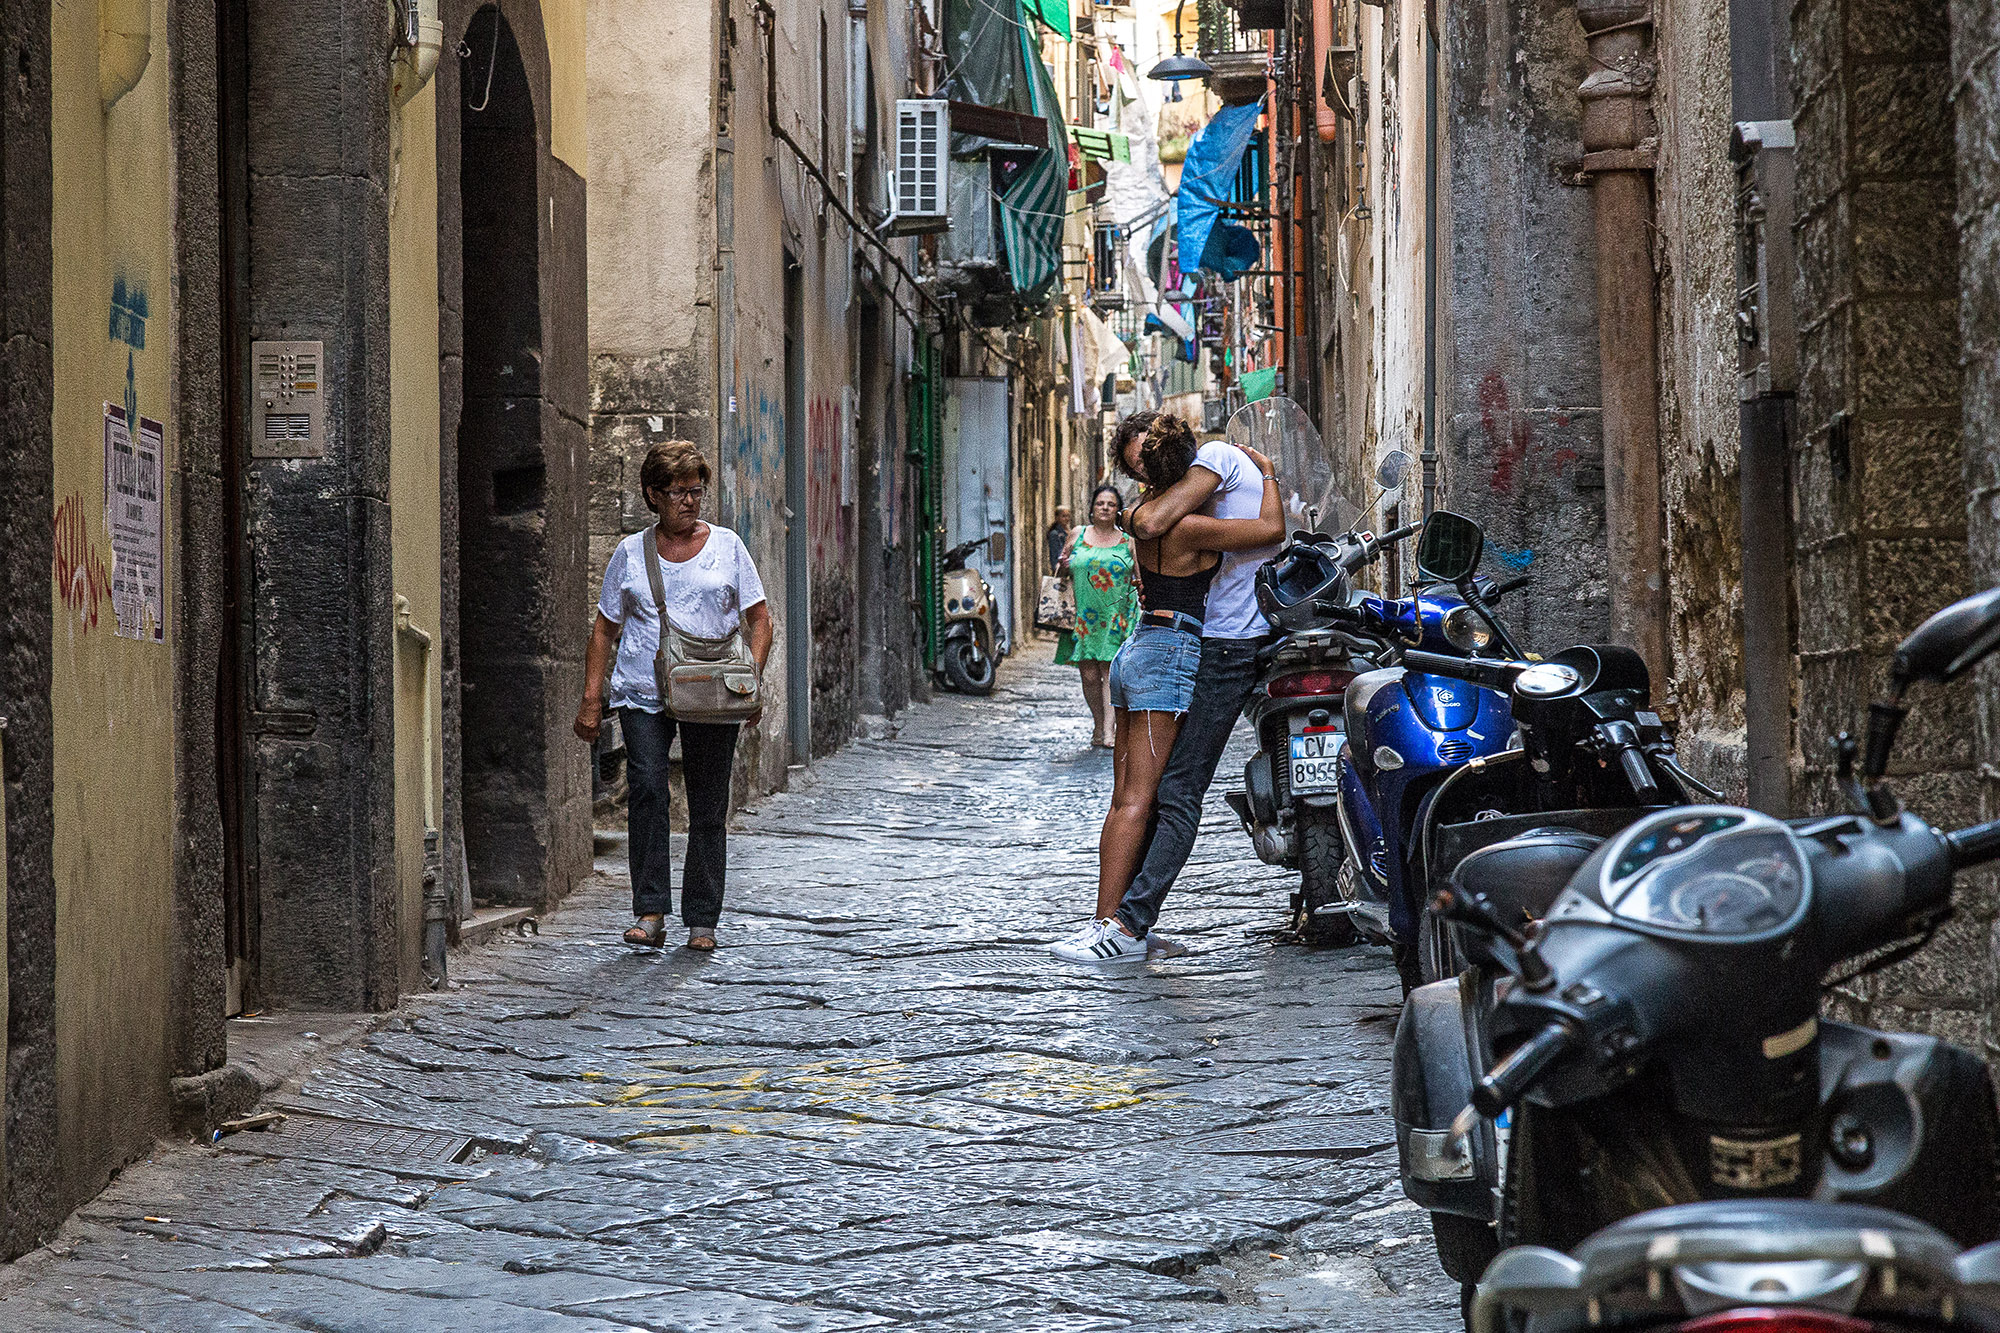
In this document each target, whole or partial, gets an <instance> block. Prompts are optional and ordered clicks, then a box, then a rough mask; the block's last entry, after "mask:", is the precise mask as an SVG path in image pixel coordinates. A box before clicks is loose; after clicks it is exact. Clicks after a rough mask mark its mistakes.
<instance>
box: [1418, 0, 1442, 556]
mask: <svg viewBox="0 0 2000 1333" xmlns="http://www.w3.org/2000/svg"><path fill="white" fill-rule="evenodd" d="M1436 18H1437V15H1436V11H1435V10H1433V11H1432V12H1431V14H1430V19H1429V21H1428V22H1426V23H1425V25H1424V442H1423V443H1424V447H1423V452H1422V454H1421V455H1420V458H1421V461H1422V465H1423V474H1424V512H1423V517H1425V518H1429V517H1430V516H1431V514H1432V512H1433V511H1434V510H1436V508H1437V497H1438V446H1437V442H1438V303H1439V301H1440V300H1441V297H1440V294H1439V292H1438V155H1439V147H1438V137H1439V136H1438V82H1439V78H1438V65H1439V61H1440V55H1439V52H1438V35H1437V24H1436Z"/></svg>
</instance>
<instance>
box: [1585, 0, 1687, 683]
mask: <svg viewBox="0 0 2000 1333" xmlns="http://www.w3.org/2000/svg"><path fill="white" fill-rule="evenodd" d="M1576 15H1577V18H1578V20H1579V21H1581V23H1582V24H1583V31H1584V37H1585V39H1586V41H1588V43H1589V47H1590V66H1591V74H1590V77H1589V78H1587V79H1585V80H1584V81H1583V85H1582V86H1581V87H1580V88H1579V89H1578V90H1577V94H1578V96H1579V97H1580V98H1581V99H1582V101H1583V169H1584V171H1585V172H1587V173H1588V174H1589V177H1590V194H1591V202H1592V204H1593V205H1594V206H1595V210H1596V214H1597V352H1598V363H1599V366H1600V368H1601V373H1602V378H1603V384H1602V395H1603V404H1604V528H1605V547H1606V556H1607V564H1608V565H1609V568H1610V576H1611V637H1612V639H1613V640H1615V641H1616V642H1619V643H1622V644H1625V645H1626V646H1628V647H1630V648H1633V649H1635V650H1637V652H1638V653H1639V655H1640V656H1641V657H1643V658H1644V659H1645V662H1646V668H1647V670H1648V671H1649V672H1651V673H1652V677H1653V679H1654V680H1655V681H1665V680H1666V679H1667V678H1668V666H1669V660H1668V653H1667V632H1666V625H1667V621H1666V606H1667V598H1666V561H1665V558H1664V556H1665V543H1664V541H1663V536H1664V526H1665V525H1664V520H1663V518H1662V514H1661V509H1660V423H1659V369H1658V363H1657V360H1656V354H1655V333H1654V319H1655V317H1656V315H1657V313H1658V312H1657V306H1656V304H1655V295H1654V290H1653V163H1654V156H1655V151H1656V149H1657V147H1658V142H1659V136H1658V129H1657V126H1656V123H1655V121H1654V119H1653V107H1652V93H1653V79H1654V71H1655V66H1654V62H1653V16H1652V6H1651V4H1650V3H1649V0H1578V3H1577V6H1576Z"/></svg>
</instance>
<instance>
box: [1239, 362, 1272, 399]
mask: <svg viewBox="0 0 2000 1333" xmlns="http://www.w3.org/2000/svg"><path fill="white" fill-rule="evenodd" d="M1236 382H1237V383H1238V384H1240V385H1242V386H1243V401H1244V402H1246V403H1254V402H1258V401H1260V400H1262V399H1265V398H1269V397H1270V396H1271V391H1272V390H1274V389H1276V388H1277V387H1278V368H1277V367H1276V366H1266V367H1264V369H1262V370H1246V371H1244V372H1243V378H1241V379H1239V380H1237V381H1236Z"/></svg>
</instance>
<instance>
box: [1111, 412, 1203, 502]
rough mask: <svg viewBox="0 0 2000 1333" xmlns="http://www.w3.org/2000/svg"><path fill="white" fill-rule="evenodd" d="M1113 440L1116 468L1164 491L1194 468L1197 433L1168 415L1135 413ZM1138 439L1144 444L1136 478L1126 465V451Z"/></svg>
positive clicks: (1141, 446)
mask: <svg viewBox="0 0 2000 1333" xmlns="http://www.w3.org/2000/svg"><path fill="white" fill-rule="evenodd" d="M1111 438H1112V455H1111V456H1112V461H1113V463H1114V465H1115V466H1116V467H1117V468H1118V469H1119V470H1120V471H1121V472H1124V473H1126V474H1127V475H1128V476H1132V478H1133V480H1135V481H1141V482H1144V483H1145V484H1146V485H1148V486H1153V487H1156V488H1159V489H1162V490H1164V489H1165V488H1166V487H1168V486H1171V485H1173V484H1174V483H1175V482H1177V481H1179V480H1180V479H1181V478H1182V477H1185V476H1186V475H1187V471H1188V469H1189V468H1190V467H1192V466H1194V454H1195V441H1194V432H1193V431H1192V430H1189V429H1188V424H1187V423H1186V422H1185V421H1182V420H1181V419H1180V418H1179V417H1177V416H1172V415H1170V414H1168V413H1166V412H1134V413H1133V414H1132V415H1131V416H1129V417H1126V418H1125V419H1124V420H1123V421H1121V422H1119V423H1118V430H1117V432H1116V433H1115V434H1114V435H1113V436H1112V437H1111ZM1135 438H1137V439H1141V440H1142V443H1141V444H1140V445H1139V471H1138V472H1137V473H1136V474H1134V473H1133V472H1132V470H1131V468H1129V467H1127V466H1126V463H1125V447H1126V446H1127V445H1128V444H1130V443H1131V442H1132V441H1133V440H1134V439H1135Z"/></svg>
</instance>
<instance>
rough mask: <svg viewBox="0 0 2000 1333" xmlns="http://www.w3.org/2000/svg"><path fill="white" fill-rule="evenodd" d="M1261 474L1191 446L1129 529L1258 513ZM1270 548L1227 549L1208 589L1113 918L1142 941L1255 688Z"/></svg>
mask: <svg viewBox="0 0 2000 1333" xmlns="http://www.w3.org/2000/svg"><path fill="white" fill-rule="evenodd" d="M1264 478H1265V473H1264V472H1263V471H1262V470H1261V469H1260V468H1259V467H1258V465H1257V464H1256V463H1255V462H1253V461H1252V460H1251V458H1250V456H1249V455H1248V454H1246V453H1244V452H1243V451H1242V450H1241V449H1238V448H1237V447H1236V446H1235V445H1233V444H1229V443H1227V442H1226V441H1223V440H1211V441H1209V442H1208V443H1207V444H1204V445H1202V446H1201V447H1200V449H1198V450H1197V451H1196V452H1195V456H1194V466H1193V467H1191V468H1189V469H1188V474H1187V476H1185V477H1183V478H1182V479H1181V480H1180V481H1179V482H1177V483H1175V484H1174V485H1173V486H1172V487H1170V488H1168V489H1167V490H1166V491H1165V492H1164V493H1163V494H1161V495H1159V496H1156V497H1155V498H1154V499H1152V500H1151V501H1148V502H1147V503H1145V504H1143V505H1141V506H1140V507H1139V508H1138V509H1136V510H1134V511H1133V513H1132V515H1131V520H1130V524H1129V526H1130V527H1131V529H1132V532H1133V534H1134V535H1135V536H1138V537H1141V538H1152V537H1158V536H1159V535H1160V534H1161V533H1164V532H1165V531H1166V530H1167V529H1168V528H1171V527H1172V526H1173V525H1174V524H1176V523H1178V522H1179V521H1180V520H1181V519H1182V518H1184V517H1186V516H1187V515H1189V514H1192V513H1194V512H1196V511H1197V510H1199V511H1200V512H1201V513H1204V514H1207V515H1209V516H1210V517H1213V518H1256V517H1257V515H1258V513H1259V512H1260V510H1261V509H1262V506H1263V503H1264ZM1277 551H1278V547H1277V546H1269V547H1265V548H1264V549H1262V550H1256V551H1232V552H1227V553H1225V554H1224V555H1223V557H1222V564H1221V566H1220V567H1219V568H1218V569H1217V570H1216V573H1215V581H1214V582H1213V583H1211V584H1210V585H1209V588H1208V614H1207V615H1206V616H1204V617H1203V619H1202V631H1201V667H1200V670H1199V671H1198V673H1197V674H1196V676H1195V682H1194V698H1193V700H1192V701H1191V702H1190V703H1189V705H1188V711H1187V716H1186V717H1184V718H1182V719H1181V729H1180V734H1179V735H1178V736H1176V737H1175V738H1174V748H1173V751H1172V753H1171V754H1169V755H1168V757H1167V767H1166V771H1165V772H1164V773H1162V774H1161V776H1160V794H1159V797H1158V798H1157V801H1156V803H1155V806H1154V812H1155V821H1154V828H1153V834H1152V838H1151V840H1150V841H1149V842H1148V843H1147V845H1146V856H1145V860H1144V861H1143V862H1141V864H1140V866H1139V873H1138V875H1136V876H1135V877H1134V878H1133V880H1132V886H1131V887H1130V888H1129V889H1127V890H1126V891H1125V899H1124V901H1123V902H1122V903H1121V904H1120V905H1119V908H1118V920H1119V922H1120V924H1122V925H1123V926H1124V927H1125V929H1126V930H1127V931H1128V932H1129V933H1131V934H1132V935H1134V936H1137V937H1138V938H1140V939H1144V938H1145V937H1146V933H1147V932H1148V931H1150V930H1151V929H1152V928H1153V923H1154V922H1155V921H1157V920H1158V919H1159V916H1160V906H1161V904H1162V903H1164V902H1165V901H1166V897H1167V890H1168V889H1170V888H1172V887H1173V883H1174V880H1175V878H1176V877H1177V876H1179V874H1180V873H1181V867H1182V866H1184V865H1186V864H1187V859H1188V853H1190V852H1192V851H1193V850H1194V839H1195V831H1196V830H1197V829H1198V828H1200V826H1201V803H1202V799H1203V798H1204V797H1205V796H1207V795H1208V785H1209V783H1211V782H1213V781H1214V780H1215V768H1216V765H1217V764H1219V763H1221V762H1222V751H1223V749H1224V747H1226V746H1227V745H1228V744H1229V733H1230V732H1231V731H1232V730H1234V729H1235V726H1236V719H1237V718H1238V717H1240V716H1241V715H1242V713H1243V705H1244V704H1245V703H1246V702H1247V701H1248V700H1249V698H1250V691H1251V689H1252V688H1253V687H1254V686H1255V685H1256V684H1257V650H1258V649H1259V648H1261V647H1263V646H1264V645H1265V644H1266V643H1268V642H1269V641H1270V636H1271V626H1270V623H1269V622H1267V621H1266V620H1265V619H1264V613H1263V612H1262V611H1259V610H1258V609H1257V570H1258V567H1259V566H1261V565H1262V564H1263V563H1264V562H1265V561H1266V560H1269V559H1270V558H1271V557H1272V556H1273V555H1275V554H1277Z"/></svg>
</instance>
